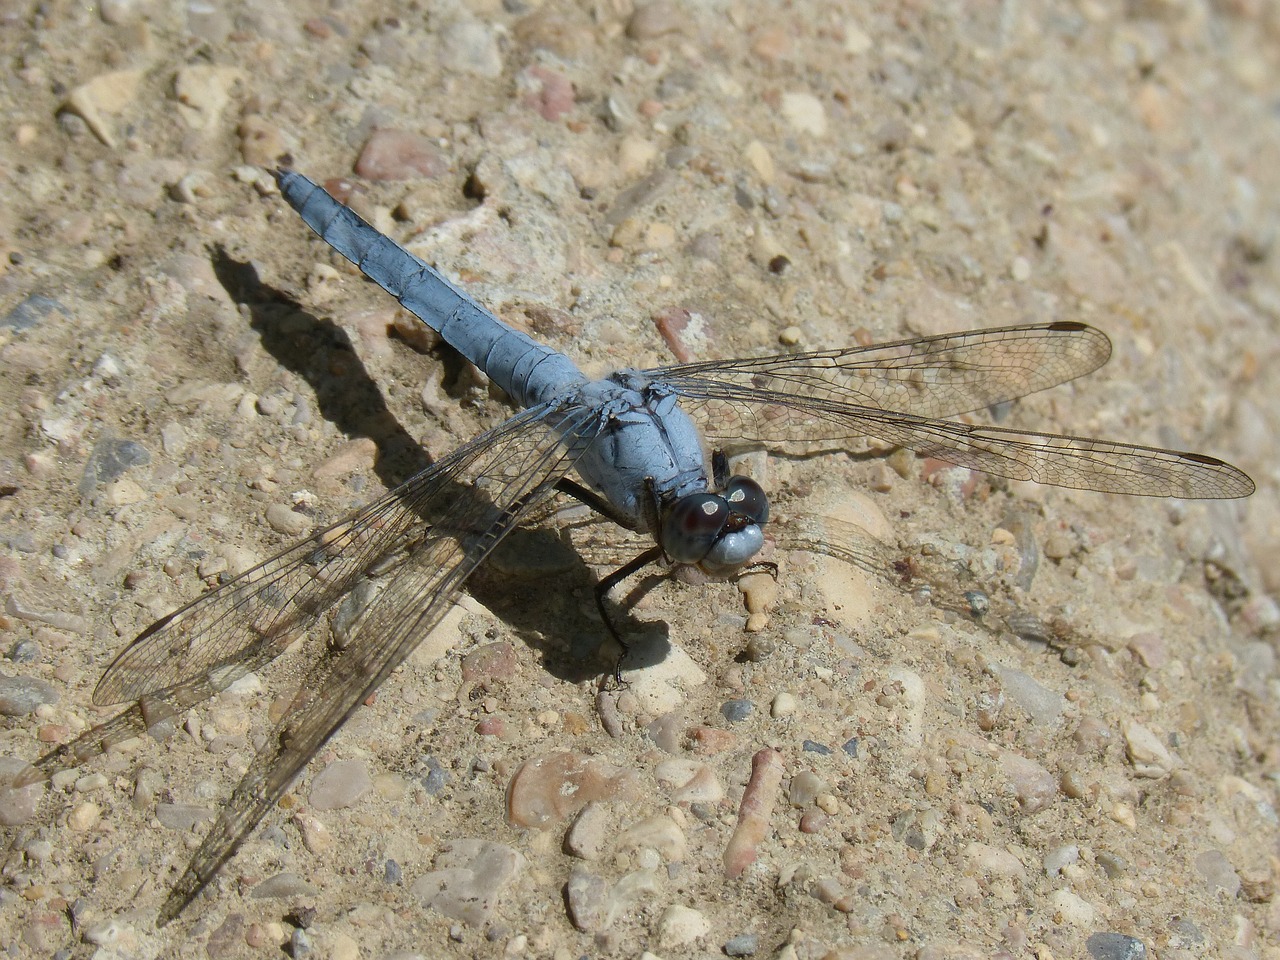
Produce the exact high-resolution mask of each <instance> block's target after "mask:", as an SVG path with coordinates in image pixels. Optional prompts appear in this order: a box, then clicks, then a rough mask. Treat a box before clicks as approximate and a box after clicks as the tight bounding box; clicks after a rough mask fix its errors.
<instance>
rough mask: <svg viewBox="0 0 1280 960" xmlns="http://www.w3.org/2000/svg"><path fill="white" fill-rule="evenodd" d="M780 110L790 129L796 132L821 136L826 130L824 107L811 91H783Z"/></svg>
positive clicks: (825, 111)
mask: <svg viewBox="0 0 1280 960" xmlns="http://www.w3.org/2000/svg"><path fill="white" fill-rule="evenodd" d="M781 112H782V116H783V118H784V119H785V120H786V121H787V123H789V124H790V125H791V129H793V130H795V131H796V132H797V133H807V134H809V135H810V136H813V137H821V136H824V135H825V134H826V132H827V110H826V107H824V106H823V105H822V101H821V100H819V99H818V98H817V97H815V96H814V95H813V94H811V93H804V92H798V93H784V94H783V95H782V109H781Z"/></svg>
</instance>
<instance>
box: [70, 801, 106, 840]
mask: <svg viewBox="0 0 1280 960" xmlns="http://www.w3.org/2000/svg"><path fill="white" fill-rule="evenodd" d="M101 816H102V808H101V807H100V806H98V805H97V804H96V803H87V802H86V803H82V804H79V805H78V806H77V807H76V808H75V809H74V810H72V811H71V813H70V814H69V815H68V816H67V826H69V827H70V828H71V829H72V830H76V831H78V832H81V833H83V832H84V831H85V830H89V829H91V828H92V827H93V826H94V824H96V823H97V822H98V818H99V817H101Z"/></svg>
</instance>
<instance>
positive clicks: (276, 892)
mask: <svg viewBox="0 0 1280 960" xmlns="http://www.w3.org/2000/svg"><path fill="white" fill-rule="evenodd" d="M315 892H316V891H315V888H314V887H312V886H311V884H310V883H308V882H307V881H306V879H305V878H303V877H302V876H301V875H299V874H297V873H293V872H292V871H288V870H286V871H283V872H281V873H277V874H276V875H275V876H274V877H268V878H267V879H266V880H263V881H262V882H261V883H259V884H257V885H256V886H255V887H254V888H253V889H252V890H251V891H250V892H249V896H251V897H253V898H254V899H257V900H266V899H277V898H283V897H305V896H311V895H313V894H314V893H315Z"/></svg>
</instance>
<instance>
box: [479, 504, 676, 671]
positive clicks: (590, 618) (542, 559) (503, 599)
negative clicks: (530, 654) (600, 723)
mask: <svg viewBox="0 0 1280 960" xmlns="http://www.w3.org/2000/svg"><path fill="white" fill-rule="evenodd" d="M601 522H607V521H601ZM624 559H625V558H624ZM610 562H611V563H613V561H610ZM614 565H616V566H621V563H620V562H618V563H615V564H614ZM645 579H646V580H649V579H652V580H653V582H654V583H657V582H660V581H661V579H662V577H652V578H645ZM595 582H596V578H595V576H594V574H593V572H592V570H591V568H590V566H589V565H588V564H587V563H586V562H585V561H584V559H583V558H582V556H581V555H580V554H579V553H578V552H577V551H576V550H575V549H574V548H573V547H572V546H571V545H570V544H569V543H567V542H566V541H565V539H564V538H563V537H562V536H561V535H560V532H559V531H557V529H556V528H554V527H550V526H546V527H522V528H519V529H517V530H514V531H512V532H511V533H510V534H508V535H507V536H506V538H505V539H504V540H503V542H502V543H501V544H500V545H499V547H498V549H497V550H496V551H495V553H494V555H493V556H491V557H490V558H489V559H488V560H487V561H486V562H485V563H484V564H482V565H481V566H480V567H479V569H477V570H476V572H475V573H474V574H473V575H472V576H471V578H470V580H469V581H468V583H467V590H468V592H469V593H470V594H471V596H472V597H474V598H475V599H476V600H478V601H479V602H480V603H482V604H483V605H484V606H485V607H486V608H487V609H488V610H490V611H491V612H492V613H493V614H494V615H495V616H497V617H498V618H499V619H501V620H502V621H503V623H505V624H506V625H507V626H508V627H510V628H511V629H512V630H513V631H514V632H515V633H516V635H517V636H518V637H519V638H520V640H521V641H522V642H523V643H525V644H526V645H527V646H528V647H530V648H531V649H534V650H537V651H538V652H539V653H540V654H541V657H542V668H543V669H544V670H546V672H547V673H549V674H550V675H551V676H553V677H555V678H557V679H558V680H564V681H566V682H568V683H580V682H582V681H584V680H593V679H596V678H598V677H600V676H601V675H602V674H605V673H608V672H610V671H611V670H613V668H614V666H615V662H614V659H613V658H614V657H615V656H616V654H617V649H616V647H615V646H614V645H613V644H612V643H609V642H607V641H608V639H609V634H608V631H607V630H606V628H605V626H604V625H603V624H602V623H601V622H600V619H599V617H598V616H597V615H596V611H595V601H594V598H593V597H592V590H593V589H594V585H595ZM558 584H563V587H562V588H557V585H558ZM643 584H644V581H642V584H640V585H637V586H636V588H635V589H633V590H632V591H629V592H628V594H627V595H626V596H625V597H615V598H614V599H613V600H611V601H610V603H609V612H610V614H611V616H612V619H613V624H614V626H615V627H616V628H617V629H618V631H619V632H620V633H621V634H622V635H623V637H624V638H626V640H627V642H628V644H629V645H630V647H629V650H628V654H627V657H626V658H625V661H624V663H623V664H622V666H623V667H624V668H626V669H632V668H635V667H638V666H648V665H652V664H654V663H658V662H661V661H662V660H663V659H664V658H665V657H666V654H667V651H668V650H669V649H670V643H669V642H668V641H667V634H668V627H667V625H666V624H665V623H661V622H655V621H652V620H641V619H639V618H637V617H636V616H634V615H633V614H632V613H631V609H632V606H633V604H634V603H635V602H636V600H637V599H638V597H639V596H640V595H641V594H642V592H645V591H647V589H651V588H652V584H649V585H648V586H644V585H643Z"/></svg>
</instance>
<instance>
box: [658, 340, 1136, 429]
mask: <svg viewBox="0 0 1280 960" xmlns="http://www.w3.org/2000/svg"><path fill="white" fill-rule="evenodd" d="M1110 356H1111V341H1110V340H1108V339H1107V336H1106V334H1104V333H1103V332H1102V331H1100V330H1095V329H1094V328H1093V327H1090V326H1088V325H1086V324H1083V323H1042V324H1031V325H1027V326H1016V327H994V328H992V329H990V330H972V331H969V332H966V333H956V334H946V335H943V336H937V337H923V338H918V339H911V340H898V341H895V342H893V343H883V344H875V345H873V346H869V347H853V348H850V349H848V350H831V351H820V352H815V353H796V354H787V355H783V356H774V357H755V358H751V359H744V360H724V361H721V360H711V361H706V362H701V363H685V364H680V365H677V366H670V367H659V368H656V369H652V370H645V371H643V373H644V374H645V375H646V376H648V377H650V378H652V379H654V380H660V381H663V382H664V383H670V384H672V385H673V386H674V387H675V388H676V389H677V390H680V392H682V393H683V392H686V391H685V390H684V389H683V388H684V386H685V385H686V384H688V385H691V386H692V385H697V384H701V383H703V382H705V381H706V380H708V379H713V380H715V381H716V383H718V384H720V385H722V386H723V387H729V386H733V385H736V386H739V387H741V388H742V389H744V390H771V391H774V392H776V393H785V394H787V395H788V396H793V397H800V398H803V399H806V400H813V401H829V402H833V403H843V404H855V405H858V406H865V407H874V408H876V409H877V410H888V411H892V412H896V413H906V414H912V415H914V416H917V417H935V418H937V417H951V416H955V415H957V414H961V413H968V412H970V411H972V410H980V409H982V408H983V407H989V406H991V405H992V404H995V403H1002V402H1004V401H1006V400H1013V399H1016V398H1018V397H1025V396H1026V395H1027V394H1030V393H1036V392H1037V391H1040V390H1045V389H1047V388H1049V387H1053V386H1056V385H1058V384H1060V383H1066V382H1067V381H1068V380H1073V379H1075V378H1076V377H1080V376H1083V375H1085V374H1086V373H1092V372H1093V371H1094V370H1096V369H1098V368H1099V367H1100V366H1102V365H1103V364H1104V363H1106V362H1107V359H1108V358H1109V357H1110ZM782 416H783V417H784V418H785V416H786V414H785V413H783V414H782ZM770 426H771V427H775V428H776V427H777V426H778V425H777V424H776V423H771V424H770ZM789 439H797V440H801V439H804V440H809V439H819V440H821V439H829V437H827V436H825V435H824V436H819V437H814V436H809V435H807V434H805V435H802V436H800V435H798V436H795V437H792V438H789Z"/></svg>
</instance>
